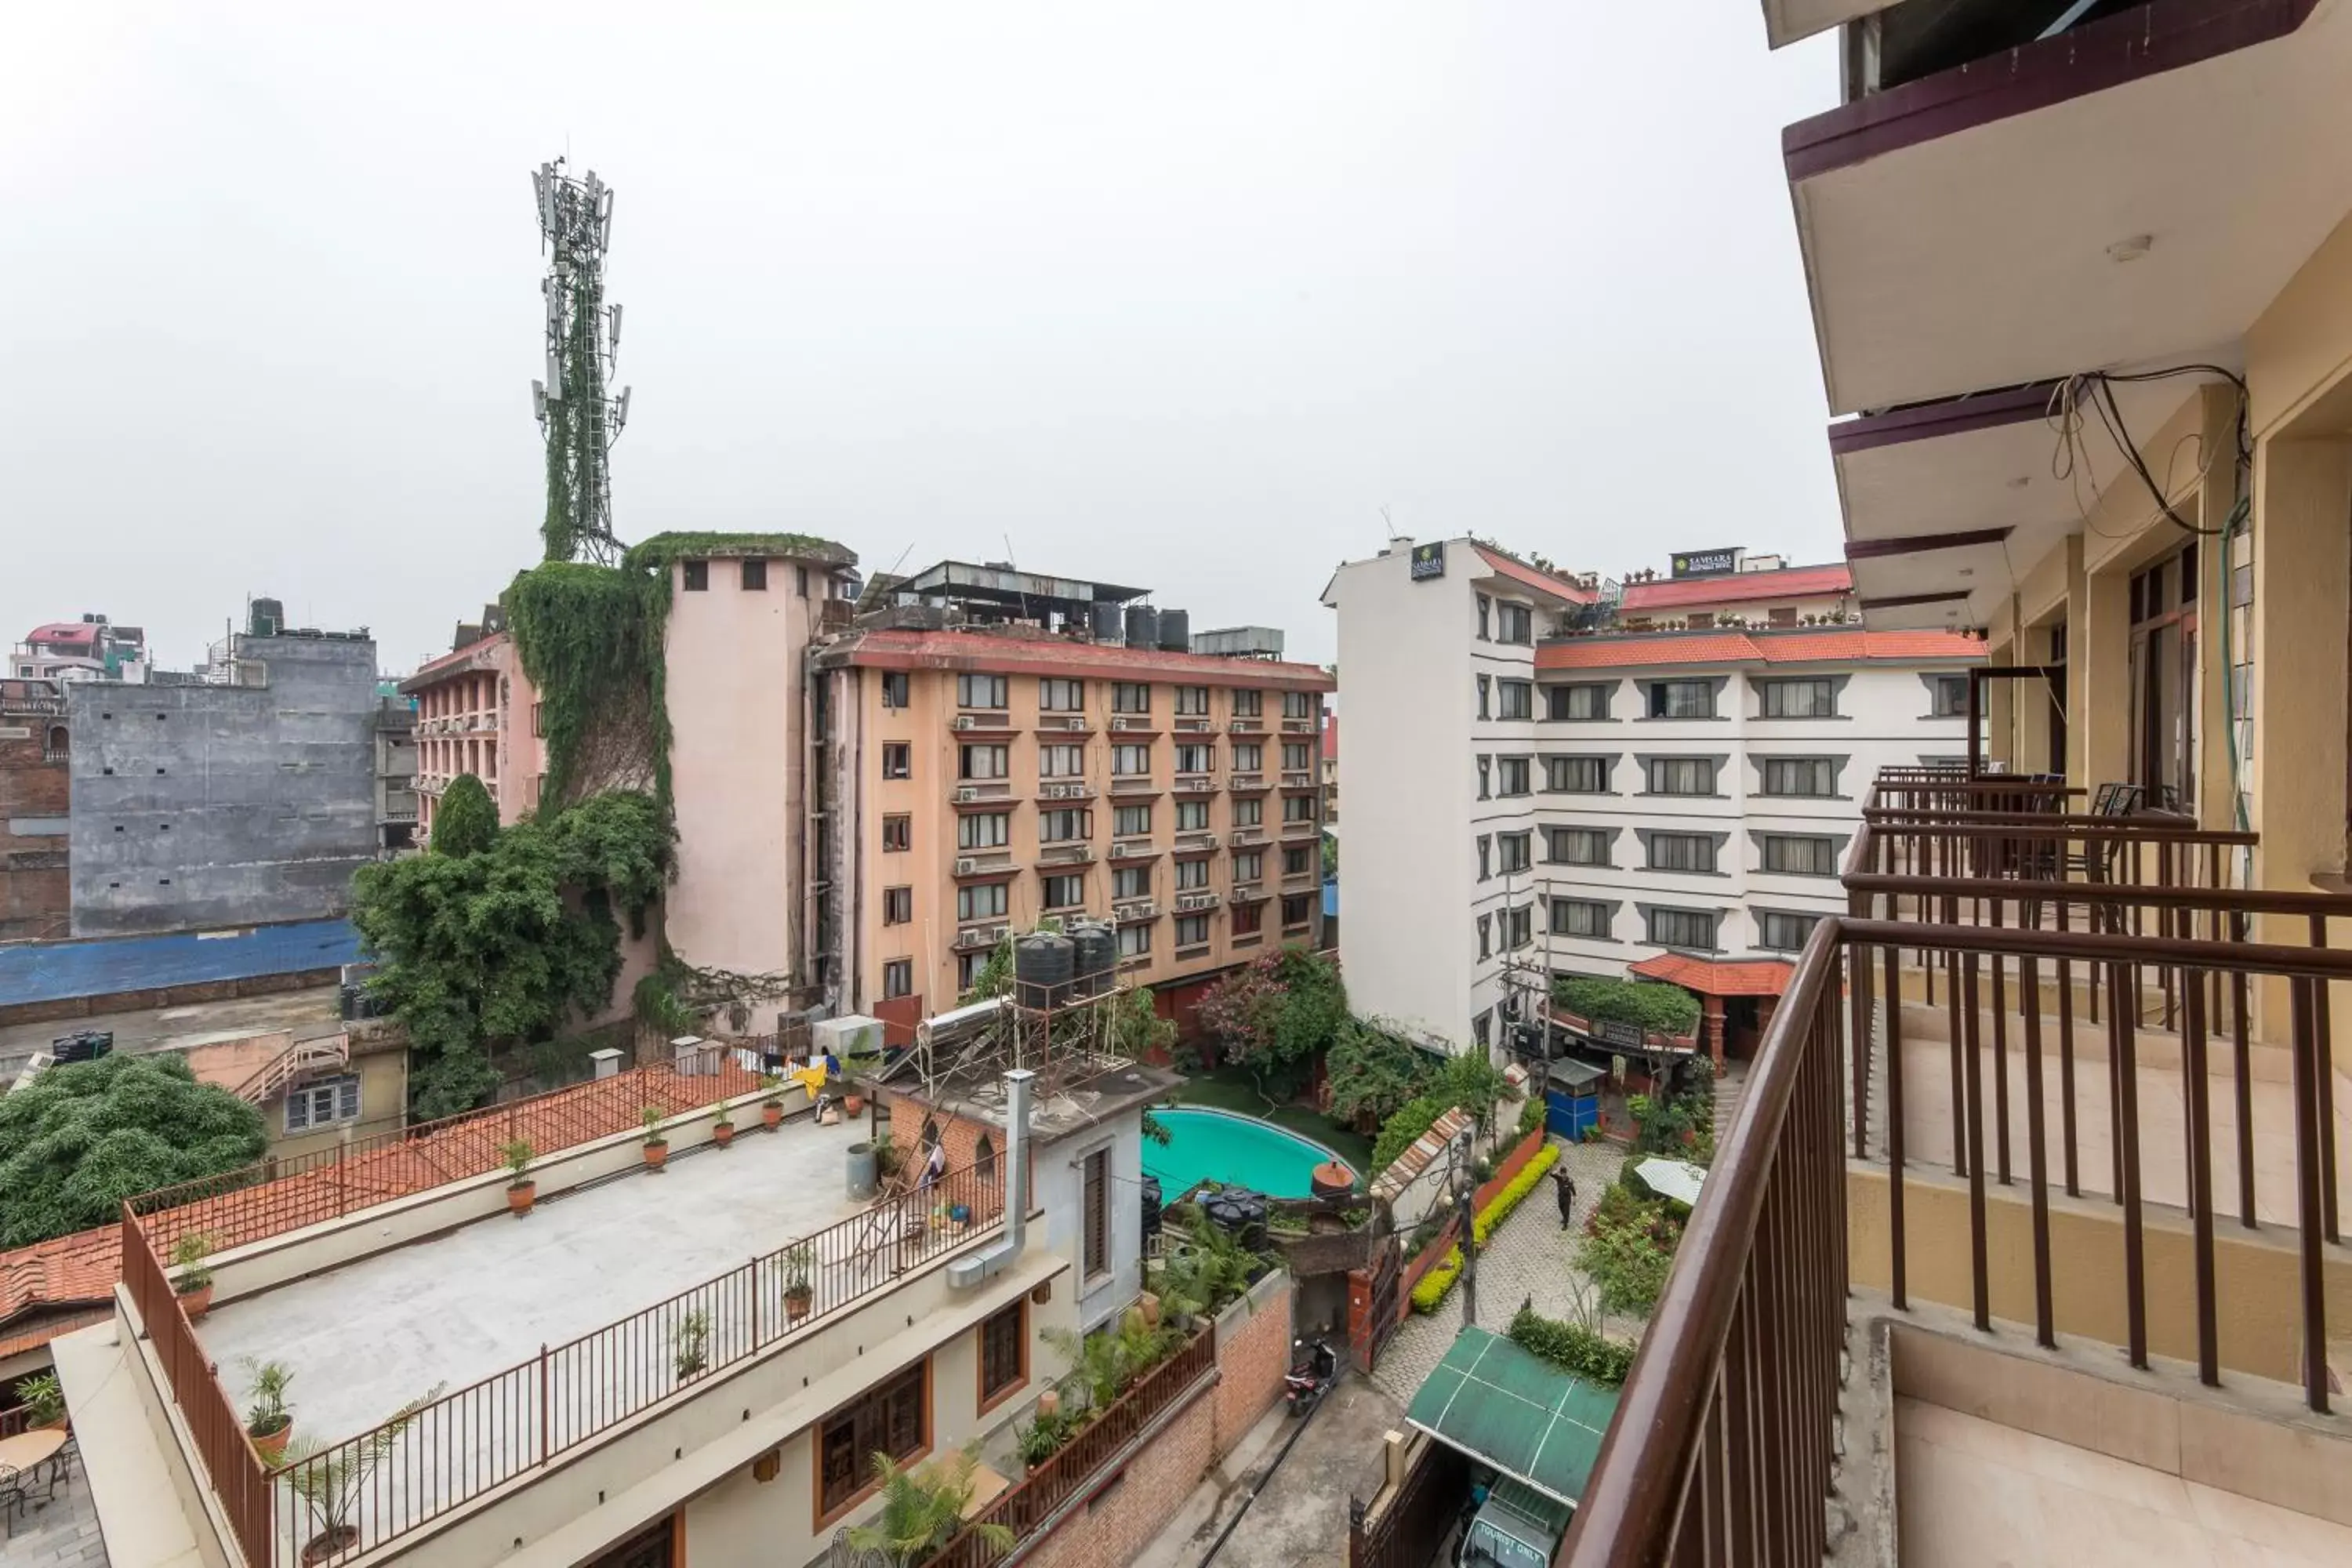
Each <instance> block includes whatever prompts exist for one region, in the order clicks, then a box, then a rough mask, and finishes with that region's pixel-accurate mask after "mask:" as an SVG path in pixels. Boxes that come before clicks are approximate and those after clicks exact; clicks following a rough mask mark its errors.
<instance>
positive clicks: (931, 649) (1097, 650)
mask: <svg viewBox="0 0 2352 1568" xmlns="http://www.w3.org/2000/svg"><path fill="white" fill-rule="evenodd" d="M819 657H820V658H828V659H829V661H830V662H838V663H843V664H854V665H859V666H863V667H866V668H878V669H958V670H977V671H985V672H988V673H991V674H1014V675H1075V676H1082V677H1083V676H1087V675H1107V676H1112V677H1118V676H1122V675H1135V676H1143V677H1147V678H1150V677H1157V678H1159V679H1163V680H1168V679H1177V678H1179V677H1190V678H1192V679H1196V680H1198V681H1200V682H1201V683H1202V685H1204V686H1259V687H1273V688H1282V689H1289V690H1294V691H1296V690H1307V691H1336V690H1338V689H1339V682H1338V681H1336V680H1334V679H1331V677H1330V676H1329V675H1328V674H1326V673H1325V672H1324V670H1323V669H1322V668H1321V667H1320V666H1318V665H1312V664H1291V663H1287V662H1286V661H1283V660H1278V659H1264V658H1218V657H1217V656H1216V655H1214V654H1205V653H1171V652H1168V651H1165V650H1163V649H1160V648H1147V647H1122V646H1119V645H1118V644H1113V643H1092V642H1076V641H1073V640H1071V639H1069V638H1066V637H999V636H996V635H994V634H993V633H990V632H950V631H942V632H925V631H902V630H898V629H894V628H887V627H884V628H877V629H875V630H872V631H862V632H853V633H851V634H849V635H848V636H847V637H844V638H843V639H842V640H841V641H840V642H839V643H837V644H835V646H834V647H831V648H828V649H826V650H825V651H824V654H821V655H820V656H819Z"/></svg>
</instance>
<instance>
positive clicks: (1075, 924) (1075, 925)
mask: <svg viewBox="0 0 2352 1568" xmlns="http://www.w3.org/2000/svg"><path fill="white" fill-rule="evenodd" d="M1069 930H1070V943H1071V946H1072V947H1073V948H1074V949H1075V952H1073V953H1072V955H1071V956H1072V964H1071V971H1070V973H1071V978H1072V979H1074V980H1076V982H1077V985H1076V991H1077V993H1078V994H1079V995H1081V996H1092V995H1095V994H1098V993H1100V992H1104V991H1108V990H1109V989H1110V987H1111V981H1112V976H1113V975H1114V974H1116V973H1118V930H1117V929H1116V928H1115V927H1113V926H1112V925H1111V923H1110V922H1109V921H1071V922H1070V928H1069Z"/></svg>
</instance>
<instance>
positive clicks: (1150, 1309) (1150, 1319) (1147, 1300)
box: [1135, 1290, 1160, 1329]
mask: <svg viewBox="0 0 2352 1568" xmlns="http://www.w3.org/2000/svg"><path fill="white" fill-rule="evenodd" d="M1135 1304H1136V1306H1138V1307H1139V1308H1140V1309H1142V1311H1143V1324H1144V1327H1146V1328H1150V1329H1156V1328H1158V1327H1159V1326H1160V1298H1159V1297H1158V1296H1156V1295H1154V1294H1152V1293H1151V1292H1150V1291H1149V1290H1146V1291H1144V1292H1143V1293H1142V1294H1141V1295H1139V1296H1138V1297H1137V1298H1136V1299H1135Z"/></svg>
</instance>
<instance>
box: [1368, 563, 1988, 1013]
mask: <svg viewBox="0 0 2352 1568" xmlns="http://www.w3.org/2000/svg"><path fill="white" fill-rule="evenodd" d="M1410 553H1411V551H1410V547H1409V546H1408V545H1405V544H1399V545H1397V546H1396V547H1395V548H1394V550H1393V551H1392V552H1390V553H1387V554H1383V555H1381V556H1378V557H1375V558H1373V559H1371V560H1369V561H1360V562H1351V563H1347V564H1345V565H1343V566H1341V567H1340V568H1339V571H1338V573H1337V574H1334V576H1333V578H1332V581H1331V585H1330V587H1329V588H1328V590H1326V594H1325V602H1326V603H1327V604H1328V605H1332V606H1334V607H1335V608H1336V609H1337V610H1338V611H1339V679H1340V682H1341V686H1342V689H1344V690H1345V691H1346V692H1347V693H1348V704H1347V725H1348V731H1347V737H1346V741H1347V743H1346V744H1345V745H1344V746H1342V747H1341V748H1340V756H1339V784H1340V790H1341V795H1342V796H1343V797H1344V798H1345V799H1346V800H1347V803H1348V816H1347V843H1348V853H1347V856H1346V861H1345V877H1344V880H1345V885H1346V898H1345V903H1344V909H1345V916H1344V918H1343V919H1342V920H1341V921H1340V935H1339V942H1340V957H1341V961H1342V963H1343V964H1344V965H1345V968H1346V972H1347V978H1348V990H1349V999H1350V1001H1351V1003H1352V1004H1353V1005H1354V1006H1355V1008H1356V1010H1357V1011H1358V1012H1359V1013H1360V1014H1363V1015H1366V1016H1381V1017H1384V1018H1388V1019H1391V1020H1392V1021H1394V1022H1396V1023H1399V1024H1402V1025H1404V1026H1407V1027H1408V1028H1410V1029H1412V1030H1414V1031H1416V1032H1419V1033H1422V1034H1423V1035H1425V1036H1427V1037H1431V1038H1432V1039H1443V1040H1444V1041H1445V1042H1447V1043H1448V1044H1449V1045H1450V1046H1451V1047H1454V1048H1455V1049H1461V1048H1465V1047H1467V1046H1469V1045H1470V1043H1471V1042H1472V1040H1473V1039H1474V1038H1475V1035H1474V1029H1475V1024H1476V1021H1477V1020H1478V1019H1479V1018H1480V1016H1481V1015H1484V1014H1486V1013H1487V1012H1488V1011H1489V1009H1493V1008H1495V1007H1496V1006H1497V1005H1499V1004H1500V1003H1501V1002H1502V1000H1503V999H1504V994H1505V991H1506V983H1507V977H1508V968H1509V964H1510V962H1511V960H1512V959H1513V958H1514V956H1516V957H1517V958H1518V959H1519V960H1521V961H1522V962H1523V963H1528V964H1530V965H1532V966H1534V967H1537V968H1538V969H1549V970H1553V971H1560V972H1570V973H1591V974H1608V975H1615V974H1622V973H1624V970H1625V967H1626V966H1627V965H1628V964H1630V963H1637V962H1639V961H1641V960H1643V959H1645V958H1650V957H1654V956H1655V955H1657V954H1658V953H1660V952H1664V951H1667V950H1666V949H1664V948H1662V947H1661V946H1659V945H1656V944H1654V943H1653V942H1651V941H1650V940H1649V938H1650V929H1649V919H1648V912H1647V911H1648V910H1649V909H1651V908H1654V907H1657V908H1664V909H1669V910H1700V911H1705V912H1707V913H1709V914H1711V915H1712V916H1713V917H1714V935H1713V941H1712V945H1711V947H1709V948H1706V949H1704V950H1701V949H1687V950H1677V951H1703V952H1705V953H1706V956H1710V957H1719V958H1732V959H1736V958H1751V957H1788V956H1792V952H1793V950H1792V949H1787V948H1781V947H1778V946H1771V945H1767V943H1768V940H1785V939H1786V938H1788V937H1790V935H1791V934H1793V930H1794V927H1791V928H1790V929H1789V930H1776V931H1772V932H1770V933H1769V937H1768V933H1767V931H1765V930H1764V924H1763V918H1762V917H1764V916H1765V915H1767V914H1769V913H1781V914H1789V915H1794V916H1811V915H1821V914H1828V913H1832V912H1835V911H1836V910H1839V909H1841V908H1842V907H1843V895H1842V893H1841V892H1840V889H1839V885H1838V881H1837V878H1836V875H1835V868H1836V867H1837V865H1839V864H1840V863H1841V862H1842V860H1843V856H1844V852H1845V848H1846V845H1847V843H1848V842H1849V841H1850V839H1851V837H1852V835H1853V831H1854V828H1855V826H1856V825H1857V824H1858V823H1859V821H1860V819H1861V810H1862V800H1863V796H1864V795H1865V794H1866V793H1867V791H1868V787H1869V783H1870V780H1871V779H1872V778H1873V777H1874V775H1875V774H1876V773H1877V772H1878V770H1879V769H1880V768H1882V767H1885V766H1889V765H1898V764H1916V763H1919V762H1920V761H1921V759H1923V758H1927V757H1953V756H1958V755H1959V754H1960V753H1961V752H1964V751H1965V749H1966V741H1965V737H1964V732H1963V731H1964V724H1963V721H1961V720H1959V719H1958V718H1937V717H1935V716H1934V696H1933V691H1932V689H1931V686H1930V678H1932V677H1933V676H1934V675H1936V674H1937V673H1938V672H1941V673H1946V674H1951V673H1957V672H1958V671H1959V670H1960V669H1962V668H1965V666H1964V665H1963V664H1960V663H1956V662H1947V663H1943V664H1941V665H1932V664H1916V663H1896V662H1892V661H1889V662H1884V663H1882V662H1876V661H1874V662H1870V663H1858V662H1853V663H1842V664H1818V665H1802V664H1790V663H1773V662H1768V661H1765V660H1761V659H1754V658H1750V659H1748V660H1747V661H1745V662H1740V663H1729V662H1727V663H1724V664H1719V665H1659V666H1650V667H1643V666H1630V665H1629V666H1621V667H1618V668H1605V669H1590V670H1586V669H1578V670H1541V671H1539V670H1538V669H1537V668H1536V665H1537V662H1538V645H1539V644H1540V643H1541V641H1542V639H1544V638H1546V637H1550V636H1552V635H1554V633H1555V632H1556V631H1557V630H1558V623H1559V615H1560V612H1561V610H1562V609H1563V608H1565V607H1566V606H1565V605H1564V603H1563V602H1562V601H1560V600H1559V599H1556V598H1551V597H1549V596H1547V595H1545V594H1544V593H1543V592H1542V591H1541V590H1540V589H1539V588H1535V587H1532V586H1529V585H1528V584H1523V583H1521V582H1520V581H1518V580H1517V579H1515V578H1512V577H1508V576H1500V575H1496V574H1493V573H1492V572H1491V571H1490V570H1489V569H1488V567H1487V566H1486V563H1485V562H1484V561H1483V560H1482V558H1481V557H1480V556H1479V555H1478V553H1477V552H1476V551H1475V548H1474V547H1473V546H1472V544H1471V543H1470V542H1468V541H1466V540H1456V541H1449V542H1447V545H1446V570H1445V574H1444V576H1442V577H1439V578H1435V579H1433V580H1427V581H1423V582H1413V581H1412V579H1411V576H1410V571H1409V558H1410ZM1482 596H1483V597H1485V598H1486V600H1487V601H1488V602H1489V607H1488V609H1487V615H1488V616H1489V617H1490V619H1489V628H1490V631H1495V630H1498V629H1499V624H1500V616H1501V606H1503V605H1510V604H1518V605H1527V606H1528V607H1529V608H1530V609H1531V611H1532V612H1533V616H1534V635H1535V637H1536V639H1537V642H1536V644H1535V645H1517V644H1512V643H1508V642H1505V641H1502V640H1500V639H1499V638H1498V637H1492V636H1490V637H1486V638H1482V637H1480V636H1479V635H1478V616H1479V600H1480V598H1481V597H1482ZM1759 618H1760V617H1759ZM1653 635H1654V634H1653ZM1749 635H1750V637H1754V638H1756V639H1758V640H1759V641H1760V640H1761V639H1763V638H1765V637H1770V636H1772V635H1773V634H1771V633H1769V632H1762V631H1758V632H1753V633H1750V634H1749ZM1792 635H1801V634H1792ZM1640 640H1641V638H1640V637H1638V636H1633V637H1615V638H1596V639H1595V640H1594V643H1593V644H1592V645H1591V646H1594V647H1599V646H1601V645H1602V644H1603V643H1606V644H1607V645H1608V646H1612V647H1626V646H1627V645H1628V644H1633V645H1634V646H1638V644H1639V642H1640ZM1570 646H1586V645H1582V644H1572V645H1570ZM1481 677H1483V678H1485V681H1486V690H1485V693H1484V695H1485V699H1486V709H1485V711H1486V717H1485V718H1484V719H1481V718H1480V717H1479V711H1480V709H1479V699H1480V695H1481V693H1480V690H1479V681H1480V678H1481ZM1816 677H1826V678H1828V679H1831V680H1832V682H1833V683H1834V684H1835V686H1836V688H1837V695H1836V709H1835V714H1834V716H1833V717H1825V718H1807V719H1781V718H1770V719H1768V718H1765V717H1763V698H1762V694H1761V683H1763V682H1767V681H1770V680H1775V679H1805V678H1816ZM1656 679H1706V680H1708V681H1710V682H1711V683H1712V684H1713V686H1714V688H1715V690H1716V694H1717V698H1716V704H1717V705H1716V710H1715V713H1714V716H1713V717H1710V718H1705V719H1651V718H1649V717H1647V716H1646V715H1647V712H1648V704H1647V701H1646V692H1645V688H1646V686H1647V684H1648V683H1649V682H1651V681H1653V680H1656ZM1507 682H1508V683H1512V684H1513V686H1514V688H1515V691H1514V695H1516V687H1517V683H1521V682H1524V683H1526V685H1527V689H1528V696H1529V705H1528V711H1529V712H1530V713H1531V714H1532V715H1533V716H1532V717H1528V718H1524V719H1520V718H1511V719H1506V718H1504V717H1503V714H1504V713H1505V712H1506V711H1507V705H1506V697H1505V683H1507ZM1580 682H1599V683H1606V684H1607V685H1609V686H1610V687H1611V688H1612V691H1611V700H1610V704H1609V708H1608V717H1607V718H1606V719H1602V720H1594V721H1555V720H1552V719H1549V718H1548V717H1546V715H1547V713H1548V712H1549V703H1548V700H1547V697H1546V692H1545V689H1546V688H1547V687H1549V686H1554V685H1566V684H1571V683H1580ZM1596 755H1597V756H1603V757H1607V758H1610V759H1611V760H1612V761H1611V765H1610V769H1609V778H1608V783H1609V786H1610V787H1609V789H1608V791H1607V792H1606V793H1604V794H1594V795H1586V794H1562V793H1558V792H1554V791H1552V790H1551V789H1550V788H1549V784H1550V782H1551V780H1550V777H1549V770H1548V768H1547V760H1548V759H1549V758H1552V757H1556V756H1596ZM1652 757H1678V758H1679V757H1706V758H1709V759H1712V760H1714V761H1715V762H1716V763H1717V779H1716V793H1715V794H1713V795H1706V796H1698V797H1685V796H1675V795H1653V794H1650V793H1648V791H1647V788H1646V784H1647V779H1646V776H1645V774H1646V768H1645V763H1646V760H1647V759H1649V758H1652ZM1801 757H1803V758H1811V757H1826V758H1830V759H1832V760H1833V770H1834V785H1833V792H1832V795H1829V796H1827V797H1824V798H1800V797H1783V796H1774V795H1767V794H1766V793H1765V791H1764V784H1763V778H1762V765H1761V764H1762V763H1763V762H1764V761H1765V760H1766V759H1769V758H1801ZM1482 758H1483V759H1485V763H1486V765H1485V770H1484V777H1485V782H1486V789H1485V794H1484V795H1483V797H1482V795H1481V793H1480V779H1481V768H1480V760H1481V759H1482ZM1506 760H1510V761H1514V762H1516V761H1518V760H1524V761H1525V762H1526V763H1527V773H1528V778H1527V789H1526V791H1525V793H1513V792H1510V791H1509V790H1508V789H1507V785H1508V784H1510V783H1511V782H1513V781H1510V780H1508V779H1507V776H1506V767H1505V763H1506ZM1553 827H1570V828H1592V829H1598V830H1600V831H1601V832H1603V833H1605V834H1608V835H1610V836H1611V840H1612V842H1611V844H1610V860H1611V864H1609V865H1606V866H1598V865H1577V864H1564V863H1560V862H1558V861H1555V860H1554V859H1553V858H1552V856H1551V850H1552V848H1553V845H1552V842H1551V836H1550V834H1549V829H1550V828H1553ZM1654 832H1669V833H1673V832H1680V833H1705V834H1708V835H1711V836H1714V837H1715V839H1716V842H1717V852H1716V860H1715V868H1714V869H1713V870H1711V871H1691V872H1685V871H1670V870H1653V869H1650V868H1649V866H1648V855H1647V853H1646V847H1645V836H1646V835H1648V834H1651V833H1654ZM1522 834H1524V835H1527V836H1528V851H1529V864H1528V868H1526V869H1525V870H1523V871H1513V872H1506V871H1505V870H1504V869H1503V866H1504V863H1505V848H1504V845H1503V842H1502V841H1503V839H1504V838H1505V837H1506V836H1517V835H1522ZM1768 834H1784V835H1789V836H1792V837H1811V838H1822V837H1825V838H1827V839H1829V840H1830V847H1829V851H1828V853H1829V857H1830V858H1829V860H1828V862H1827V865H1828V867H1829V870H1828V872H1827V874H1822V875H1809V874H1797V873H1784V872H1768V871H1766V870H1764V869H1763V867H1764V863H1765V862H1764V848H1763V846H1762V843H1761V836H1763V835H1768ZM1481 839H1484V840H1486V875H1485V876H1484V877H1483V878H1482V877H1481V876H1480V875H1479V866H1480V859H1479V853H1480V847H1479V841H1480V840H1481ZM1554 899H1559V900H1591V901H1598V902H1601V903H1605V904H1607V905H1609V906H1610V913H1609V917H1608V931H1607V935H1606V937H1605V938H1592V939H1588V938H1583V937H1579V936H1572V935H1565V934H1554V933H1553V931H1552V930H1551V927H1552V923H1553V922H1552V916H1551V908H1550V906H1551V901H1552V900H1554ZM1518 909H1525V910H1527V911H1528V942H1527V944H1526V946H1525V947H1524V948H1522V949H1520V950H1518V951H1517V953H1516V954H1515V953H1514V952H1512V950H1511V949H1510V948H1509V947H1508V946H1507V942H1506V940H1505V935H1504V932H1505V930H1506V920H1507V915H1508V913H1509V912H1510V911H1512V910H1518ZM1482 920H1483V921H1486V955H1485V956H1484V957H1483V958H1482V957H1481V956H1480V952H1479V944H1480V931H1479V922H1480V921H1482ZM1798 945H1801V943H1799V944H1798ZM1488 1029H1489V1037H1490V1039H1491V1040H1495V1041H1499V1039H1500V1030H1499V1027H1498V1026H1497V1025H1496V1022H1495V1021H1493V1020H1489V1021H1488Z"/></svg>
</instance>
